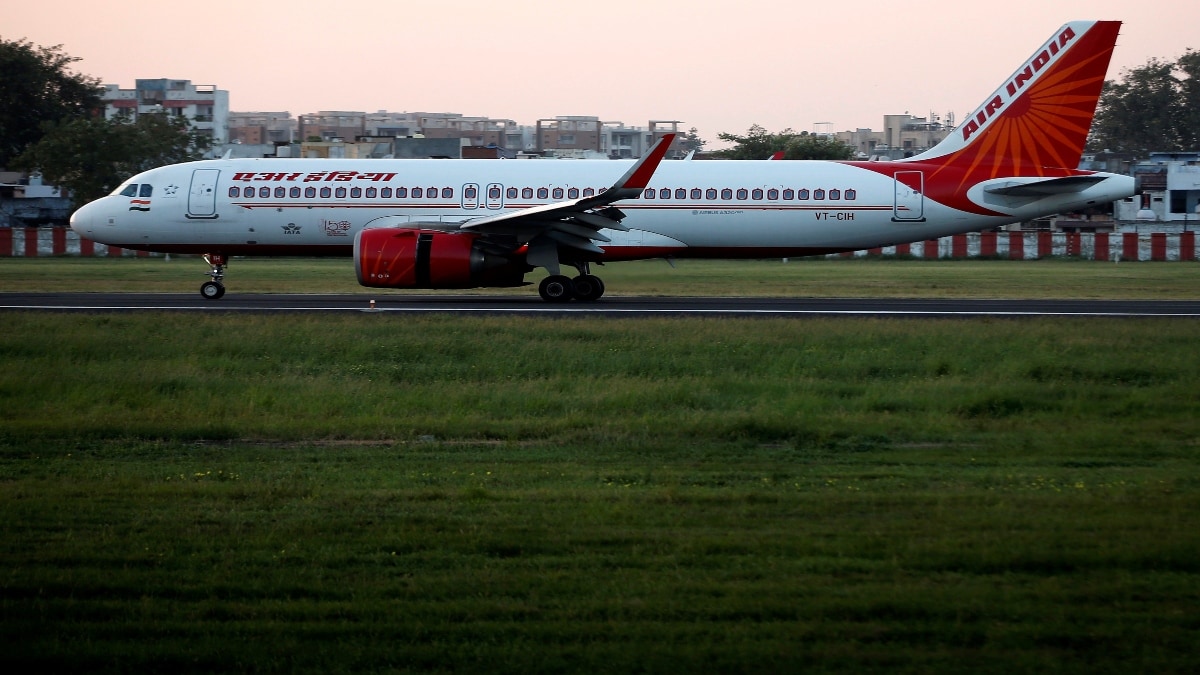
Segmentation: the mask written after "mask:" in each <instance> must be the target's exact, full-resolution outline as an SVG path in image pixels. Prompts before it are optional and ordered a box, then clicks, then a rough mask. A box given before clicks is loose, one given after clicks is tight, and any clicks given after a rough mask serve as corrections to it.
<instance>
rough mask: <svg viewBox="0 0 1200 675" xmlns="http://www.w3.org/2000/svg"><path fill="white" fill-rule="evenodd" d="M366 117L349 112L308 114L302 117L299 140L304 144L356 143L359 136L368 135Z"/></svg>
mask: <svg viewBox="0 0 1200 675" xmlns="http://www.w3.org/2000/svg"><path fill="white" fill-rule="evenodd" d="M366 117H367V115H366V113H362V112H354V111H347V110H322V111H320V112H315V113H307V114H304V115H301V116H300V124H299V129H298V131H299V138H298V139H297V140H299V141H300V142H302V143H307V142H309V141H324V142H326V143H329V142H334V141H337V140H342V141H354V140H355V139H356V138H358V137H359V136H366V135H367V126H366Z"/></svg>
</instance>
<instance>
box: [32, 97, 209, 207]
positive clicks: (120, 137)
mask: <svg viewBox="0 0 1200 675" xmlns="http://www.w3.org/2000/svg"><path fill="white" fill-rule="evenodd" d="M208 146H209V141H208V139H207V138H205V137H204V136H202V135H200V134H198V133H197V132H195V131H192V130H191V129H190V127H189V125H188V121H187V120H186V119H185V118H183V117H175V116H171V115H168V114H165V113H152V114H151V113H143V114H141V115H138V116H137V119H136V120H130V119H129V118H126V117H117V118H115V119H112V120H106V119H104V118H84V119H76V120H70V121H67V122H64V123H61V124H54V123H49V124H47V125H46V126H45V136H44V137H43V138H42V140H41V141H39V142H37V143H36V144H34V145H33V146H31V147H30V148H29V149H28V150H26V151H25V152H24V153H23V154H22V155H21V156H20V157H18V158H17V159H16V160H15V162H14V164H16V165H17V166H18V167H19V168H22V169H24V170H29V171H37V172H40V173H41V174H42V177H43V178H44V179H45V180H46V182H48V183H52V184H54V185H58V186H61V187H65V188H68V189H69V190H70V191H71V196H72V198H73V200H74V201H75V204H76V205H78V204H83V203H86V202H88V201H91V200H93V199H97V198H99V197H103V196H104V195H106V194H108V193H110V192H112V191H113V190H114V189H115V188H117V187H119V186H120V185H121V183H122V182H123V181H124V180H125V179H127V178H129V177H130V176H132V175H134V174H136V173H140V172H142V171H145V170H147V169H151V168H154V167H156V166H163V165H165V164H175V163H178V162H186V161H189V160H193V159H199V158H200V156H201V154H202V153H203V151H204V150H206V149H207V148H208Z"/></svg>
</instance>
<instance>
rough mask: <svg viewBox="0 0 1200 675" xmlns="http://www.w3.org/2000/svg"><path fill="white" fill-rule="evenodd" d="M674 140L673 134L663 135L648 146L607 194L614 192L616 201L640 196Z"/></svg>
mask: <svg viewBox="0 0 1200 675" xmlns="http://www.w3.org/2000/svg"><path fill="white" fill-rule="evenodd" d="M674 140H675V134H663V137H662V138H660V139H658V142H657V143H655V144H654V145H652V146H650V151H649V152H647V153H646V154H644V155H642V158H641V159H639V160H638V161H637V162H636V163H634V165H633V166H631V167H629V170H628V171H626V172H625V175H624V176H621V178H620V179H618V180H617V182H616V183H613V186H612V187H611V188H609V192H616V193H617V198H618V199H632V198H634V197H636V196H638V195H639V194H641V192H642V190H645V189H646V186H647V185H649V184H650V178H651V177H653V176H654V172H655V171H656V170H658V164H659V162H661V161H662V159H663V157H666V155H667V149H668V148H670V147H671V143H672V142H674Z"/></svg>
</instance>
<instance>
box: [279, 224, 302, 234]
mask: <svg viewBox="0 0 1200 675" xmlns="http://www.w3.org/2000/svg"><path fill="white" fill-rule="evenodd" d="M280 227H282V228H283V233H284V234H300V226H299V225H297V224H295V223H288V224H287V225H281V226H280Z"/></svg>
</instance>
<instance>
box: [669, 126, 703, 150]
mask: <svg viewBox="0 0 1200 675" xmlns="http://www.w3.org/2000/svg"><path fill="white" fill-rule="evenodd" d="M704 143H705V141H704V139H703V138H700V132H699V131H698V130H697V129H696V127H692V128H691V129H688V130H687V133H683V134H680V135H679V138H678V139H676V140H675V147H677V148H679V150H681V151H682V152H684V153H688V152H699V151H701V150H703V149H704Z"/></svg>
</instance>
